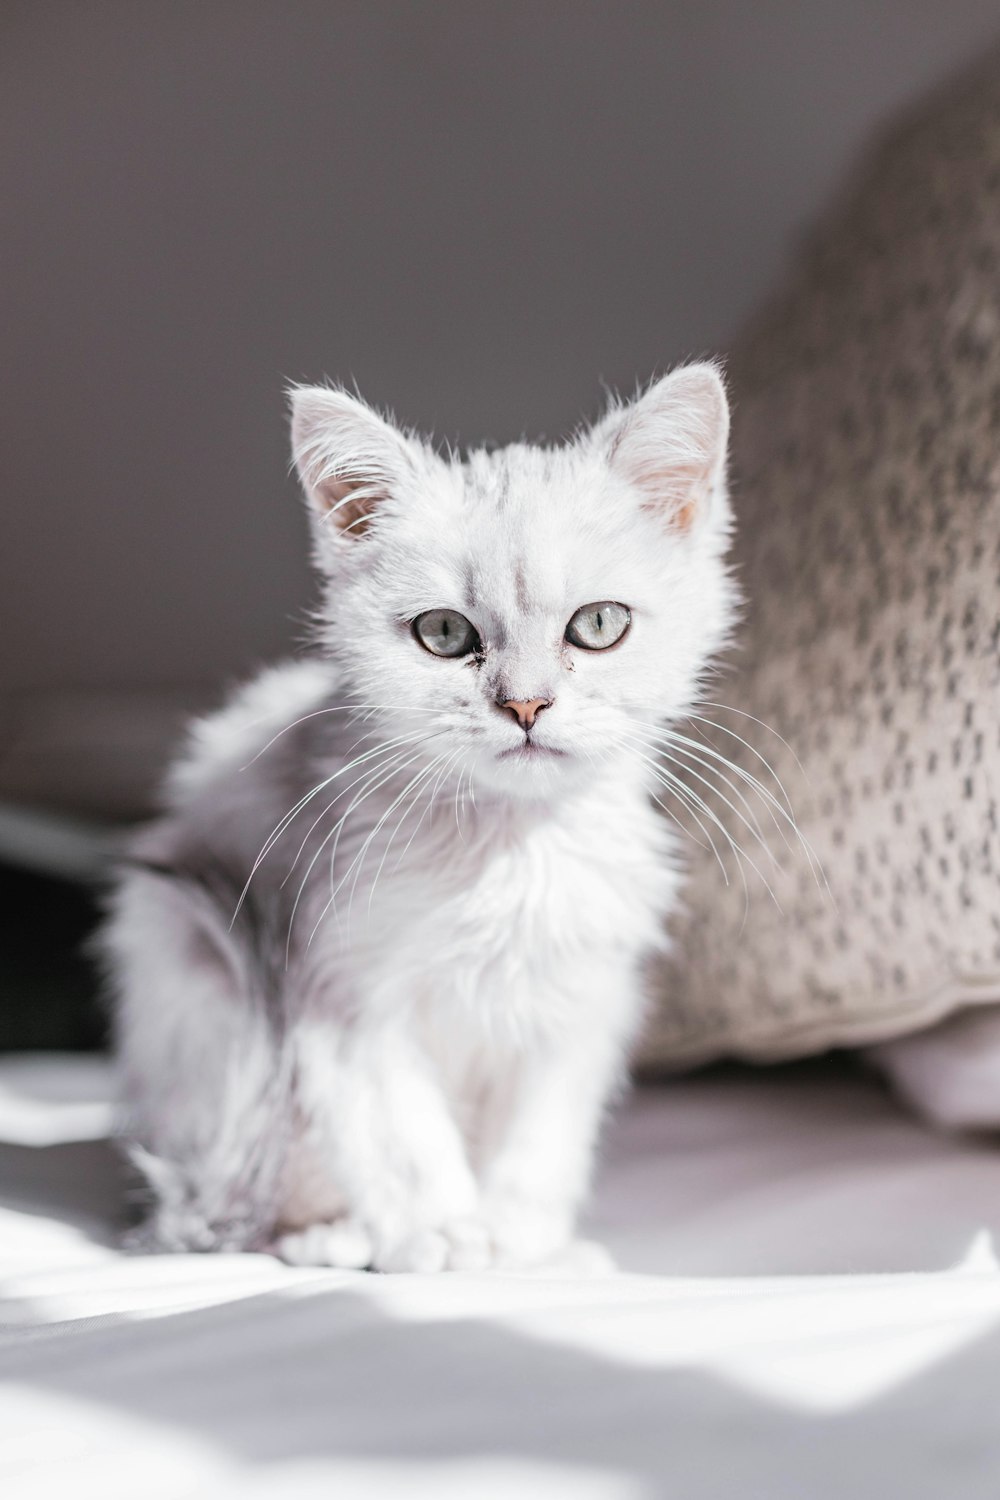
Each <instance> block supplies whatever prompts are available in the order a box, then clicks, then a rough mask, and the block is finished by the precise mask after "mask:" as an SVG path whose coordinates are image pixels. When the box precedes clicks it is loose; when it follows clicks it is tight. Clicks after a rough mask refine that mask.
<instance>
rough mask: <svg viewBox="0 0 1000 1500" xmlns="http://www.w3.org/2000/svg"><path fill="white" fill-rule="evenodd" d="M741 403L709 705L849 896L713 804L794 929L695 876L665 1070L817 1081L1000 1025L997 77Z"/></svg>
mask: <svg viewBox="0 0 1000 1500" xmlns="http://www.w3.org/2000/svg"><path fill="white" fill-rule="evenodd" d="M731 377H732V386H733V394H734V400H735V413H734V417H735V420H734V432H733V459H734V480H735V483H734V496H735V506H736V513H737V517H738V523H739V541H738V544H737V561H738V564H739V570H740V575H741V578H742V581H743V584H744V586H745V589H746V592H747V595H748V598H749V617H748V622H747V627H746V630H745V632H744V634H743V637H742V647H743V649H742V651H741V652H739V653H737V657H736V667H735V670H734V671H733V672H732V673H731V674H730V675H729V676H727V677H725V678H724V679H722V680H721V681H720V683H719V685H718V688H717V691H716V692H714V693H711V694H710V695H709V696H711V697H714V698H719V699H721V700H723V701H724V702H725V703H727V704H728V705H732V706H734V707H735V708H736V709H739V710H742V711H743V712H745V713H748V714H752V715H754V716H755V717H756V718H759V719H762V720H764V721H766V723H767V724H768V725H771V726H774V727H775V728H776V729H778V730H780V732H781V734H782V735H783V736H784V737H785V740H787V742H788V745H787V746H786V745H784V744H782V742H781V741H780V740H778V739H777V738H776V737H775V736H774V735H773V734H771V733H769V732H768V731H767V730H765V729H763V728H761V727H760V726H759V725H757V724H756V723H754V721H753V720H752V719H748V718H741V717H740V716H739V715H738V714H735V713H732V712H728V711H721V710H716V709H706V711H705V712H706V714H707V715H709V716H711V717H713V718H714V719H715V720H716V721H717V722H718V723H719V724H720V725H724V726H725V727H726V728H727V729H728V730H730V731H734V732H735V733H737V734H739V735H742V736H745V737H746V738H747V739H748V740H750V741H752V743H753V744H754V746H755V747H756V748H757V750H759V752H760V753H761V754H762V755H763V756H765V757H766V759H767V760H768V761H769V762H770V764H771V766H772V767H773V769H774V771H775V772H776V773H777V774H778V776H779V777H780V778H781V780H782V782H783V783H784V785H785V787H786V788H787V791H788V794H789V796H790V798H791V800H792V804H793V806H794V809H795V812H796V814H797V817H798V822H799V825H800V828H801V830H802V832H803V834H804V836H805V837H806V838H807V839H808V841H809V843H810V844H811V846H812V848H813V849H814V851H815V854H816V856H817V857H818V859H819V861H820V863H821V864H822V866H823V868H824V871H825V874H826V877H827V879H828V881H829V886H830V890H831V892H832V896H831V895H827V893H826V892H825V891H824V889H823V887H822V886H821V884H820V883H819V882H818V881H817V880H816V879H815V877H814V875H813V873H812V872H811V870H810V868H809V864H808V861H807V860H806V858H805V857H804V856H803V855H802V853H801V851H796V850H795V848H794V841H793V848H792V852H791V853H789V852H788V851H786V850H785V848H784V847H783V844H782V842H781V840H780V839H779V838H778V837H777V835H776V833H775V830H774V826H773V824H772V825H771V827H770V832H768V829H767V827H766V826H764V825H765V824H767V823H768V822H769V819H768V816H767V811H766V807H765V805H764V804H763V803H762V802H761V801H760V800H759V799H755V797H753V796H748V801H749V802H750V804H751V807H752V808H753V810H754V812H755V813H756V816H757V817H758V819H760V820H761V822H762V831H763V832H764V834H765V838H766V842H767V843H768V845H769V846H770V848H771V850H772V852H773V854H774V857H775V858H776V859H777V860H780V861H781V862H782V864H783V865H784V867H785V872H784V873H783V874H780V875H778V874H776V873H775V871H774V869H773V868H772V867H771V866H770V864H769V862H768V856H767V855H765V854H764V853H763V852H762V850H761V847H760V845H759V844H758V843H757V841H756V839H755V838H754V837H753V836H751V835H750V834H749V833H748V831H747V829H746V828H745V827H742V826H741V825H740V824H739V822H738V820H737V819H736V817H735V816H734V814H733V812H732V811H731V810H730V809H728V808H726V807H725V806H724V805H723V804H721V803H719V802H715V803H713V806H714V807H715V809H716V811H717V812H718V815H719V816H720V818H721V819H722V820H723V821H724V822H725V824H726V827H727V829H728V830H729V832H730V834H731V835H732V836H733V837H734V838H738V839H739V840H740V842H741V843H742V844H743V846H744V848H745V849H746V852H747V854H748V855H749V856H750V857H751V858H752V859H753V860H754V862H755V863H756V865H757V866H758V868H759V869H760V871H761V873H762V874H763V875H765V876H766V877H767V879H768V881H769V883H770V884H771V886H772V887H773V889H774V892H775V895H776V896H777V898H778V900H779V901H780V904H781V909H780V910H779V909H778V907H777V906H776V905H775V903H774V902H773V901H772V900H771V898H770V897H769V896H768V894H767V892H766V891H765V890H764V888H763V886H762V884H761V881H760V879H759V878H758V877H757V876H756V875H755V874H754V873H753V871H752V870H750V869H749V868H748V869H747V883H748V886H749V906H748V909H747V903H746V901H745V898H744V890H743V885H742V883H741V880H740V877H739V875H738V873H736V871H735V861H734V857H733V855H732V853H731V851H728V850H727V848H726V845H725V840H724V839H722V838H721V837H720V835H719V832H718V830H717V829H714V828H713V825H712V824H711V823H710V822H706V827H707V829H708V831H709V832H712V833H713V835H714V840H715V843H716V844H717V845H718V846H719V853H720V856H721V858H722V861H723V863H724V864H725V865H726V867H727V869H728V873H729V879H730V883H729V885H728V886H726V884H725V883H724V880H723V877H722V874H721V872H720V869H719V865H718V864H717V863H716V862H715V860H714V858H713V857H712V855H711V854H710V853H707V852H703V851H700V850H698V849H695V850H694V851H693V858H692V861H691V864H692V869H691V882H690V885H689V888H688V892H687V904H688V913H687V917H686V918H685V919H682V920H681V921H680V922H679V923H678V924H677V939H678V946H677V952H676V954H675V958H674V961H673V965H672V968H671V970H670V972H669V973H667V974H665V975H664V976H663V983H662V1000H661V1004H660V1006H659V1009H658V1012H657V1014H656V1016H655V1017H654V1021H653V1025H652V1026H651V1029H650V1033H649V1039H648V1043H647V1047H646V1052H645V1057H644V1061H645V1062H646V1063H652V1064H660V1065H662V1064H676V1063H686V1062H691V1061H696V1060H700V1059H702V1058H706V1057H711V1056H715V1055H719V1054H738V1055H744V1056H752V1057H775V1056H787V1055H792V1054H799V1053H805V1052H811V1051H815V1050H818V1049H821V1048H824V1047H827V1046H829V1045H834V1044H840V1043H855V1042H859V1041H862V1040H867V1039H872V1038H876V1037H884V1036H888V1035H893V1034H896V1033H900V1032H903V1031H907V1030H911V1029H914V1028H917V1027H920V1026H924V1025H927V1024H928V1023H929V1022H931V1021H933V1020H935V1019H936V1018H938V1017H939V1016H941V1015H942V1014H943V1013H945V1012H947V1011H949V1010H951V1009H952V1008H954V1007H956V1006H958V1005H960V1004H965V1003H968V1002H971V1001H981V1000H997V999H1000V830H998V817H1000V812H998V807H1000V666H998V656H1000V57H997V56H993V57H991V58H990V59H989V61H988V64H987V65H986V66H984V67H981V68H979V69H978V70H977V71H976V72H975V73H974V74H973V75H970V76H967V77H966V78H965V79H963V80H962V81H961V82H960V83H959V84H958V85H955V86H952V87H951V88H949V89H948V90H947V91H946V92H944V93H943V94H940V95H938V96H937V97H935V98H934V99H933V100H931V101H930V102H929V104H927V105H925V106H924V107H923V108H922V109H921V110H920V111H919V112H918V113H917V114H915V115H913V116H911V118H909V119H908V120H907V121H905V122H904V123H903V124H902V126H901V127H900V128H898V129H897V130H895V131H894V132H893V133H892V135H891V136H890V137H889V138H887V139H886V140H885V141H884V142H883V143H882V144H881V146H880V147H879V148H878V149H877V150H876V151H875V152H874V154H873V155H872V156H871V157H870V158H869V160H868V162H867V166H866V170H865V171H864V173H863V174H862V176H861V178H860V180H858V181H857V182H856V183H855V185H854V189H853V191H851V192H850V193H849V195H848V196H847V197H846V199H844V200H842V201H841V202H840V203H839V204H838V205H837V206H836V208H835V210H834V211H833V212H832V214H831V215H830V216H829V218H828V220H827V222H825V223H824V224H823V225H822V226H821V227H820V230H819V232H818V233H817V234H815V235H814V236H813V238H812V240H811V241H810V243H809V245H808V247H807V248H806V250H805V252H804V253H803V254H802V256H801V258H800V261H799V264H798V266H797V268H796V269H795V272H794V274H793V276H792V278H791V280H790V282H789V283H788V284H787V285H786V287H785V288H784V290H783V291H782V293H781V294H780V295H779V296H778V297H777V298H776V300H775V301H774V302H773V303H772V304H771V305H770V307H769V308H767V309H766V310H765V312H764V314H763V316H762V317H761V318H760V319H759V320H758V321H757V322H756V323H755V324H754V326H752V327H751V328H750V329H749V331H748V332H747V333H746V335H745V336H744V337H743V339H742V340H741V342H740V343H739V346H738V348H737V349H736V351H735V353H734V357H733V359H732V361H731ZM702 731H704V732H706V733H707V734H709V735H710V736H711V741H712V744H713V745H714V746H716V747H717V748H718V750H719V751H722V750H725V751H726V752H727V753H729V754H731V753H732V752H733V751H734V750H735V751H737V752H739V754H738V755H736V756H735V757H734V759H736V761H737V763H738V765H740V766H741V767H743V768H744V769H745V770H746V771H747V772H753V773H754V774H756V775H758V776H760V777H761V779H762V780H763V781H764V782H766V783H768V784H769V785H771V786H772V789H773V787H774V783H773V782H771V781H770V778H769V776H768V773H767V772H766V771H765V770H764V768H763V766H762V764H761V762H760V761H758V760H755V758H754V757H753V756H752V755H751V754H750V753H749V752H748V751H746V750H744V748H743V747H742V746H741V745H740V744H739V742H738V741H737V740H736V739H733V738H731V737H730V736H728V735H726V734H725V733H721V732H718V731H714V730H711V729H708V727H707V726H706V725H704V724H698V725H696V726H694V727H693V728H692V729H691V730H689V731H688V732H689V733H690V735H691V738H692V740H695V739H697V736H698V733H700V732H702ZM789 746H790V747H791V748H789ZM793 751H794V755H793ZM795 755H797V756H798V759H799V760H800V761H801V763H802V771H800V770H799V769H798V768H797V766H796V763H795V758H794V757H795ZM678 758H680V757H678ZM696 769H697V768H696ZM705 774H706V777H707V779H712V778H711V777H709V776H708V773H705ZM732 779H733V780H734V782H735V784H736V785H737V787H739V788H741V789H742V790H743V791H744V792H746V791H747V785H746V783H744V782H741V781H738V780H737V779H736V778H735V777H734V778H732ZM689 785H690V786H691V787H692V788H693V789H694V790H696V791H697V792H698V793H699V795H706V788H705V786H704V784H699V783H698V782H697V781H690V780H689ZM723 791H724V792H725V793H726V795H727V796H728V797H729V799H730V801H731V802H732V803H733V805H734V807H739V803H738V802H737V799H736V798H735V796H734V795H733V793H732V792H731V791H730V790H729V789H728V788H726V787H723ZM703 821H705V820H704V818H703ZM779 821H780V819H779ZM696 831H697V830H696ZM786 831H787V830H786ZM699 837H701V835H699Z"/></svg>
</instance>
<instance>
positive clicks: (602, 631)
mask: <svg viewBox="0 0 1000 1500" xmlns="http://www.w3.org/2000/svg"><path fill="white" fill-rule="evenodd" d="M631 620H632V616H631V614H630V612H629V611H628V610H627V609H626V608H625V605H624V604H615V603H613V602H612V600H610V599H605V600H603V602H602V603H600V604H585V605H584V606H583V608H582V609H578V610H577V612H576V614H575V615H574V616H573V618H572V619H571V620H570V622H569V624H568V625H567V626H566V639H567V640H568V641H569V643H570V645H572V646H582V647H583V649H584V651H606V650H607V649H608V647H609V646H614V645H617V643H618V642H619V641H620V640H621V638H622V636H623V635H624V634H625V632H626V630H627V629H628V627H629V624H630V622H631Z"/></svg>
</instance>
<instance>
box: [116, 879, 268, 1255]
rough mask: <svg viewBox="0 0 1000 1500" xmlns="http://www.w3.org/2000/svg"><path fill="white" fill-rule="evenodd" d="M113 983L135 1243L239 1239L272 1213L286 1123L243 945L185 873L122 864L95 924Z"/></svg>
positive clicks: (264, 1008) (224, 1245)
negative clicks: (138, 1185)
mask: <svg viewBox="0 0 1000 1500" xmlns="http://www.w3.org/2000/svg"><path fill="white" fill-rule="evenodd" d="M100 945H101V948H102V950H103V955H104V958H105V963H106V966H107V969H108V971H109V976H110V979H111V983H112V988H113V990H114V993H115V1001H116V1010H115V1029H116V1034H117V1043H118V1058H119V1065H120V1070H121V1078H122V1091H123V1101H122V1102H123V1113H124V1119H123V1122H122V1123H123V1128H124V1131H125V1134H126V1137H127V1140H128V1142H129V1146H128V1149H129V1154H130V1156H131V1158H132V1160H133V1162H134V1164H135V1165H136V1166H137V1167H138V1168H139V1170H140V1172H141V1174H142V1177H143V1178H144V1180H145V1184H146V1189H147V1196H148V1200H149V1204H148V1206H149V1212H148V1215H147V1217H146V1220H145V1222H144V1223H143V1225H142V1226H141V1228H140V1229H139V1230H138V1231H137V1232H136V1233H135V1234H134V1235H133V1236H132V1243H133V1245H134V1246H135V1247H136V1248H142V1249H157V1250H165V1251H174V1250H240V1249H252V1248H258V1247H260V1246H262V1245H263V1244H264V1243H266V1241H267V1239H268V1237H269V1235H270V1232H271V1230H272V1228H273V1225H274V1219H275V1209H276V1202H277V1198H278V1192H279V1181H280V1177H281V1174H282V1171H283V1167H284V1161H285V1155H286V1151H287V1145H288V1135H289V1129H290V1113H291V1111H290V1106H289V1079H288V1077H287V1072H288V1069H287V1064H286V1061H285V1057H284V1049H283V1047H282V1046H281V1043H280V1036H279V1028H278V1025H277V1022H276V1019H275V1017H274V1016H273V1014H271V1013H270V1008H269V1006H268V1004H267V1001H266V998H265V997H264V996H263V995H262V993H261V990H262V982H261V976H260V974H259V973H258V972H256V970H255V965H254V962H253V954H252V952H250V951H248V949H247V946H246V945H245V944H243V943H241V941H240V940H239V938H238V937H236V936H234V934H233V933H232V932H231V931H230V924H229V920H228V918H227V915H226V913H225V910H224V907H223V905H222V904H221V903H218V902H217V901H216V900H214V899H213V897H212V896H211V894H210V893H209V892H208V891H206V890H205V889H203V888H202V887H201V886H199V885H198V884H197V883H196V882H194V881H191V880H187V879H184V878H181V877H178V876H175V875H171V874H170V873H153V872H148V871H146V870H142V869H140V870H136V871H133V872H130V873H129V874H128V875H127V876H126V877H125V879H124V880H123V881H122V883H121V884H120V886H119V887H118V890H117V892H116V896H115V899H114V903H113V907H112V912H111V915H110V918H109V920H108V922H107V924H106V926H105V928H104V931H103V933H102V934H101V938H100Z"/></svg>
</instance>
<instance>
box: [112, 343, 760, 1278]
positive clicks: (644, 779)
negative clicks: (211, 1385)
mask: <svg viewBox="0 0 1000 1500" xmlns="http://www.w3.org/2000/svg"><path fill="white" fill-rule="evenodd" d="M727 431H728V413H727V406H726V399H725V393H724V390H723V385H722V382H721V380H720V378H719V374H718V372H717V370H716V369H715V367H714V366H712V365H711V364H697V365H691V366H687V367H684V368H681V369H678V370H676V371H675V372H674V373H673V374H671V375H668V376H667V377H666V378H665V379H663V380H661V381H660V382H659V383H658V384H656V385H654V386H653V387H652V388H650V389H649V390H648V391H647V392H646V393H645V394H644V395H642V396H641V397H640V398H639V399H637V400H636V401H635V402H634V403H633V404H632V405H630V406H624V407H618V406H616V407H614V408H613V409H612V410H611V411H610V412H609V413H608V415H607V416H606V417H605V418H604V419H603V420H602V421H601V422H599V423H598V425H597V426H596V427H594V428H593V429H591V430H589V431H587V432H584V433H582V434H580V435H578V436H577V437H575V438H574V439H573V440H572V441H570V442H569V443H567V444H566V445H565V446H563V447H559V448H539V447H532V446H527V445H520V444H518V445H514V446H511V447H508V448H504V449H501V450H498V451H495V452H487V451H477V452H473V453H471V454H470V455H469V456H468V457H467V459H465V460H464V461H459V460H458V459H457V458H455V457H449V458H444V457H442V456H441V455H440V454H438V453H437V452H435V451H433V450H432V449H431V448H430V447H429V446H428V445H427V444H425V443H423V442H421V441H419V440H418V439H416V438H414V437H413V436H410V435H405V434H403V433H401V432H400V431H398V430H397V429H396V428H395V427H393V426H392V425H390V424H389V423H388V422H386V421H384V420H382V419H381V418H380V417H379V416H377V415H376V414H375V413H374V412H373V411H371V410H370V409H369V408H368V407H366V406H364V405H363V404H362V403H361V402H359V401H357V400H355V399H354V398H352V397H351V396H349V395H347V394H345V393H344V392H343V391H339V390H329V389H324V388H299V389H296V390H294V391H293V393H292V438H293V449H294V455H295V462H296V465H297V467H298V472H299V474H300V476H301V480H302V484H303V487H304V490H305V493H306V497H307V499H308V502H309V509H310V512H311V516H312V532H313V539H314V553H315V560H316V563H317V565H318V568H319V570H320V574H321V577H322V582H323V603H322V608H321V612H320V619H319V629H318V632H317V641H316V645H317V654H316V655H315V656H314V657H313V658H311V659H309V660H304V661H300V662H298V663H293V664H288V665H284V666H280V667H278V668H275V669H273V670H271V671H268V672H266V673H264V674H263V675H262V676H261V677H259V678H258V679H257V680H256V681H255V682H253V683H251V684H250V686H249V687H247V688H245V689H244V690H243V691H241V692H240V693H238V694H237V695H236V697H235V698H234V699H233V700H232V702H230V704H229V705H228V706H227V707H226V708H224V709H223V710H222V711H221V712H219V713H217V714H216V715H214V716H212V717H210V718H208V719H205V720H204V721H202V722H200V723H198V724H196V725H195V727H194V730H193V733H192V738H191V743H190V745H189V747H188V749H187V752H186V754H185V755H184V756H183V758H182V759H181V761H180V762H179V764H178V765H177V766H176V768H175V769H174V771H173V773H172V776H171V777H170V780H169V784H168V788H167V793H166V805H165V810H164V814H163V816H162V818H161V819H160V820H159V821H158V822H157V823H155V824H154V825H153V826H151V827H150V828H149V829H148V830H147V831H146V832H145V833H144V834H143V836H142V837H141V839H140V840H139V842H138V844H137V847H136V850H135V857H134V859H133V860H132V861H131V863H130V865H129V867H128V868H127V869H126V871H125V872H124V873H123V875H122V878H121V880H120V883H119V884H118V887H117V889H116V892H115V895H114V899H113V905H112V911H111V914H110V916H109V919H108V922H107V924H106V927H105V931H104V934H103V945H104V951H105V955H106V959H107V962H108V966H109V969H110V972H111V976H112V980H113V984H114V989H115V993H116V997H117V1031H118V1041H119V1048H120V1055H121V1060H122V1065H123V1074H124V1079H125V1090H126V1105H127V1112H128V1132H129V1134H130V1136H131V1140H132V1142H133V1154H134V1157H135V1159H136V1160H137V1162H138V1163H139V1165H140V1166H141V1168H142V1170H143V1172H144V1174H145V1177H146V1181H147V1182H148V1185H149V1189H150V1194H151V1212H150V1216H149V1219H148V1222H147V1226H146V1239H147V1241H148V1243H150V1244H151V1245H155V1246H159V1247H162V1248H166V1249H184V1248H190V1249H197V1250H216V1249H233V1248H269V1249H273V1250H275V1251H276V1252H277V1253H278V1254H280V1255H282V1256H284V1257H285V1258H286V1259H288V1260H290V1261H294V1262H299V1263H308V1264H323V1265H335V1266H345V1267H347V1266H355V1267H365V1266H369V1267H373V1268H375V1269H378V1270H382V1271H397V1270H398V1271H413V1270H420V1271H437V1270H442V1269H446V1268H458V1267H482V1266H486V1265H490V1264H506V1263H516V1262H522V1263H523V1262H530V1261H537V1260H540V1259H543V1258H545V1257H546V1256H548V1255H550V1254H552V1253H553V1252H555V1251H557V1250H558V1249H559V1248H560V1247H562V1246H563V1245H564V1244H565V1243H566V1242H567V1241H568V1240H569V1238H570V1237H571V1235H572V1232H573V1226H574V1220H575V1216H576V1212H577V1209H578V1206H579V1204H580V1201H581V1198H582V1197H583V1195H584V1192H585V1190H586V1186H587V1181H588V1176H589V1171H590V1165H591V1158H592V1155H593V1148H594V1142H595V1136H596V1134H597V1131H598V1127H599V1123H600V1117H601V1113H602V1109H603V1107H604V1105H605V1102H606V1101H607V1100H608V1098H609V1096H610V1095H611V1094H612V1092H613V1091H614V1089H615V1088H616V1086H617V1085H618V1083H619V1082H620V1080H621V1079H622V1076H623V1072H624V1061H625V1057H626V1053H627V1049H628V1047H629V1043H630V1041H631V1039H632V1038H633V1036H634V1034H635V1032H636V1029H637V1026H638V1025H639V1023H640V1020H641V1016H642V1010H643V972H644V965H645V961H646V960H647V958H648V956H649V955H650V953H651V952H652V950H654V949H655V948H656V947H657V946H658V945H661V944H662V943H663V942H664V919H665V918H666V916H667V915H668V913H669V911H670V909H671V907H672V905H673V903H674V901H675V894H676V890H677V884H678V871H677V862H676V859H675V853H674V838H673V835H672V834H671V832H670V830H669V828H668V825H667V823H666V822H665V820H664V819H663V817H662V816H661V815H660V814H659V813H658V812H657V810H656V808H655V807H654V806H653V798H652V790H653V788H654V786H655V785H656V773H655V754H656V751H655V744H656V734H657V731H658V730H659V729H660V728H661V727H662V726H663V725H664V724H665V723H667V722H669V721H671V720H672V719H675V718H678V717H681V716H683V715H684V714H685V712H686V711H687V710H689V709H690V708H691V707H692V706H693V704H694V703H695V702H696V701H697V696H698V691H699V687H700V684H701V682H702V681H703V678H704V674H705V670H706V667H707V665H708V663H709V660H710V658H711V656H712V654H713V653H714V652H715V651H716V650H717V649H718V648H719V646H720V645H722V644H723V642H724V641H725V639H726V636H727V632H728V631H729V629H730V625H731V621H732V618H733V613H734V605H735V589H734V586H733V584H732V581H731V579H730V578H729V576H728V573H727V568H726V563H725V552H726V548H727V544H728V539H729V531H730V512H729V505H728V499H727V491H726V474H725V469H726V440H727Z"/></svg>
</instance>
